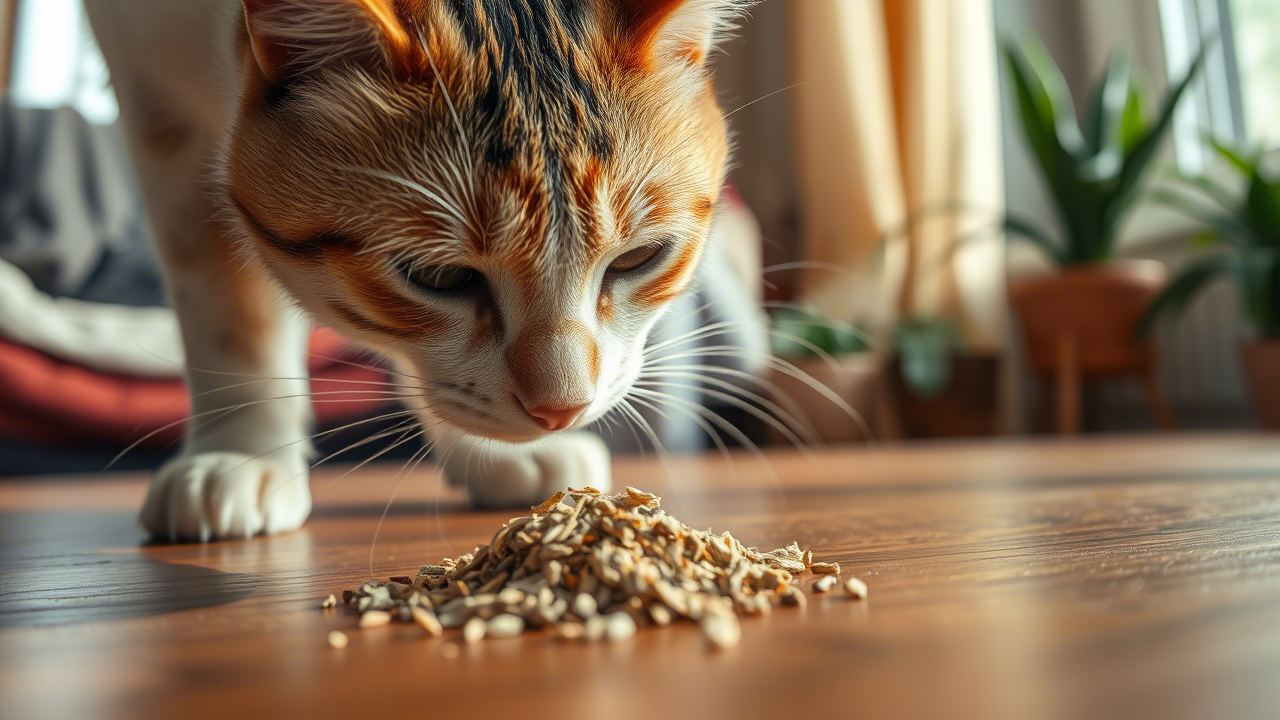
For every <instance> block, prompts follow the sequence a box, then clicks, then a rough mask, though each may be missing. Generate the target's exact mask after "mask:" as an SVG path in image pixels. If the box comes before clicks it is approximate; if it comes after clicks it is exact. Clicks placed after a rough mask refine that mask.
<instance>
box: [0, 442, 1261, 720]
mask: <svg viewBox="0 0 1280 720" xmlns="http://www.w3.org/2000/svg"><path fill="white" fill-rule="evenodd" d="M735 460H736V462H735V464H733V465H730V464H728V463H726V462H725V461H724V460H721V459H715V458H711V459H705V460H690V461H685V462H678V463H677V464H676V466H675V467H673V468H672V469H671V471H672V473H673V475H674V477H675V478H676V479H677V482H676V486H675V487H673V486H672V483H671V481H670V480H668V478H667V476H666V474H665V473H664V470H663V469H662V467H661V466H660V465H659V464H657V463H655V462H625V463H620V464H619V466H618V468H617V474H618V482H619V483H621V484H631V485H635V486H638V487H641V488H644V489H648V490H652V491H656V492H659V493H660V494H663V495H664V496H665V500H664V507H666V508H667V510H668V511H669V512H670V513H671V514H673V515H675V516H676V517H677V518H680V519H682V520H684V521H685V522H687V523H689V524H690V525H694V526H699V527H708V526H709V527H712V528H714V529H717V530H721V529H729V530H732V531H733V533H734V534H735V535H736V536H738V537H739V538H741V539H743V540H744V541H745V542H748V543H751V544H758V545H760V546H770V547H774V546H777V545H779V544H783V543H786V542H789V541H791V540H792V539H795V540H799V541H800V543H801V545H804V546H809V547H811V548H812V549H813V552H814V555H815V557H817V558H820V559H830V560H837V561H839V562H840V564H841V566H843V567H844V568H845V570H846V574H855V575H857V576H859V577H861V578H863V579H864V580H866V581H867V584H868V585H869V586H870V597H869V599H868V600H866V601H864V602H853V601H850V600H847V599H845V598H841V597H833V598H830V599H828V598H814V602H811V603H810V604H809V606H808V608H807V609H805V610H786V609H784V610H779V611H777V612H775V613H773V614H772V615H771V616H770V617H767V618H764V619H759V620H747V621H744V623H743V637H742V643H741V645H740V646H738V647H737V648H734V649H731V650H729V651H727V652H723V653H720V654H713V653H710V652H708V651H707V649H706V647H705V646H704V644H703V641H702V640H701V638H700V636H699V633H698V632H697V629H696V628H694V627H691V626H678V627H669V628H663V629H650V630H643V631H642V632H641V633H640V634H639V635H638V636H637V637H636V638H634V640H633V641H630V642H627V643H623V644H618V645H595V646H585V645H564V644H560V643H558V642H557V641H555V640H553V639H552V638H550V637H548V636H547V635H545V634H534V635H529V636H526V637H524V638H520V639H515V640H500V641H488V642H484V643H481V644H479V645H476V646H467V647H463V648H462V652H461V655H460V656H458V657H456V658H453V659H449V658H446V657H445V656H444V654H442V648H443V647H444V646H445V644H446V643H447V642H449V638H446V639H444V640H424V639H422V637H421V635H420V633H419V632H417V631H416V628H413V627H390V628H379V629H375V630H368V631H363V632H361V631H356V630H355V629H354V627H353V626H354V620H353V618H352V617H350V616H348V615H345V614H343V613H342V612H341V611H328V612H324V611H321V610H320V609H319V603H320V600H321V599H322V598H323V597H325V596H326V595H328V594H329V593H340V592H341V591H342V590H343V589H345V588H351V587H354V586H356V585H357V584H359V583H360V582H362V581H364V580H367V579H368V578H369V560H370V552H371V551H372V555H373V563H374V573H375V574H376V575H378V576H382V577H385V576H388V575H397V574H412V572H413V571H414V570H415V569H416V568H417V567H418V566H419V565H422V564H424V563H426V562H429V561H435V560H438V559H439V558H440V557H442V556H444V555H453V554H458V553H461V552H463V551H467V550H471V549H472V548H473V547H474V546H475V545H477V544H478V543H481V542H485V541H487V540H488V538H489V537H490V536H491V534H492V532H493V531H494V530H495V529H496V528H497V527H498V526H499V525H500V523H501V522H503V521H505V520H506V519H507V518H508V517H510V516H511V515H512V513H471V512H467V511H465V510H464V509H463V507H462V505H461V503H460V502H459V498H458V497H457V495H455V494H451V493H446V494H444V495H443V496H437V494H436V487H437V479H436V476H435V475H433V474H431V473H429V472H426V471H423V472H422V473H420V474H416V475H415V476H414V477H413V478H412V479H411V480H410V482H409V483H407V484H406V485H405V487H404V488H403V489H402V490H401V493H400V498H399V499H398V500H397V501H396V503H395V504H394V506H393V507H392V508H391V511H390V513H389V514H388V516H387V520H386V523H385V525H383V527H382V530H381V533H380V534H379V535H378V541H377V544H376V545H373V544H372V539H373V536H374V532H375V529H376V528H377V525H378V518H379V516H380V515H381V513H382V511H383V508H384V506H385V503H386V501H387V498H388V497H389V496H390V494H391V492H392V490H393V486H392V484H391V482H390V481H391V480H392V478H393V475H394V472H395V470H396V469H397V468H392V467H384V468H378V469H376V470H369V471H363V472H360V473H359V474H358V477H355V478H352V479H346V480H341V481H339V482H334V478H335V477H336V476H337V475H338V474H339V473H338V472H337V471H325V472H322V473H320V474H319V476H318V477H316V478H314V480H313V487H314V488H315V493H316V497H317V507H316V511H315V514H314V515H313V517H312V519H311V521H310V523H309V524H308V525H307V527H306V528H305V529H304V530H302V531H300V532H296V533H292V534H289V535H285V536H281V537H276V538H263V539H257V540H251V541H238V542H226V543H216V544H212V545H207V546H197V545H187V546H177V547H173V546H149V545H147V544H146V543H145V538H144V536H143V534H142V532H141V531H140V530H139V529H138V528H137V527H136V526H135V525H134V523H133V513H134V510H135V508H136V507H137V505H138V503H139V501H140V500H141V498H142V494H143V490H144V487H145V486H144V478H141V477H137V476H117V477H107V478H105V479H101V480H94V479H92V478H87V479H58V480H39V481H30V482H9V483H0V718H5V719H6V720H14V719H20V718H64V717H65V718H94V717H119V718H141V717H179V716H181V717H220V718H227V717H231V718H237V717H264V716H268V714H272V715H276V716H284V717H293V716H300V715H309V716H311V717H329V716H335V715H337V716H344V717H394V716H399V715H400V714H401V713H410V714H411V716H420V717H432V716H435V715H436V714H437V713H439V714H441V716H443V717H477V718H481V717H484V718H488V717H501V718H524V717H546V716H555V717H558V718H612V717H641V716H643V717H647V718H698V717H732V718H746V717H791V716H793V715H794V716H797V717H885V716H899V715H901V716H917V717H981V718H1006V717H1007V718H1073V717H1078V718H1140V717H1153V718H1242V717H1277V716H1280V438H1277V437H1275V436H1270V437H1268V436H1262V435H1256V436H1239V435H1234V436H1189V437H1183V436H1178V437H1170V438H1167V439H1159V438H1145V439H1144V438H1141V437H1138V438H1128V439H1110V440H1080V441H1070V442H1065V443H1057V442H1049V443H1045V444H1039V445H1016V444H992V445H969V446H966V445H955V446H946V447H935V448H929V449H918V450H913V451H905V450H877V451H863V452H841V453H836V452H832V453H825V454H822V455H821V456H820V457H818V458H816V460H814V461H810V460H806V459H804V458H802V457H800V456H797V455H785V454H784V455H778V456H776V457H774V458H773V462H772V465H773V467H774V469H775V470H776V472H777V476H778V478H780V479H771V478H770V476H769V474H768V473H766V472H765V471H764V469H763V468H762V466H761V465H759V464H758V463H757V462H756V461H755V460H753V459H751V458H750V457H747V456H743V457H738V458H736V459H735ZM333 629H341V630H344V631H348V633H349V635H350V637H351V644H350V646H349V647H347V648H346V649H345V650H341V651H339V650H334V649H331V648H330V647H328V645H327V644H326V635H327V633H328V632H329V631H330V630H333Z"/></svg>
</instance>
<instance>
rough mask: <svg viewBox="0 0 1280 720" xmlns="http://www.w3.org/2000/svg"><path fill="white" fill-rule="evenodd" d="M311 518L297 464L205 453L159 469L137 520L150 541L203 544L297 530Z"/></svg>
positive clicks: (303, 473)
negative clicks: (187, 541) (165, 540)
mask: <svg viewBox="0 0 1280 720" xmlns="http://www.w3.org/2000/svg"><path fill="white" fill-rule="evenodd" d="M310 513H311V489H310V488H309V487H308V485H307V465H306V462H305V461H303V460H302V459H301V458H298V459H297V460H296V461H288V460H279V459H265V458H254V457H253V456H252V455H245V454H242V453H234V452H206V453H197V454H193V455H188V456H182V457H178V458H175V459H174V460H171V461H170V462H169V463H167V464H166V465H165V466H164V467H162V468H160V470H159V471H158V472H157V473H156V475H155V477H154V478H153V479H152V481H151V489H150V490H148V491H147V500H146V502H145V503H143V505H142V512H141V513H140V514H139V516H138V519H139V520H140V521H141V522H142V526H143V527H145V528H146V529H147V530H148V531H149V532H150V533H151V535H152V537H154V538H158V539H167V540H172V541H175V542H176V541H179V540H196V541H200V542H208V541H209V540H217V539H222V538H247V537H253V536H254V535H258V534H262V533H265V534H267V535H272V534H275V533H281V532H286V531H288V530H296V529H297V528H299V527H301V526H302V523H303V521H305V520H306V519H307V515H309V514H310Z"/></svg>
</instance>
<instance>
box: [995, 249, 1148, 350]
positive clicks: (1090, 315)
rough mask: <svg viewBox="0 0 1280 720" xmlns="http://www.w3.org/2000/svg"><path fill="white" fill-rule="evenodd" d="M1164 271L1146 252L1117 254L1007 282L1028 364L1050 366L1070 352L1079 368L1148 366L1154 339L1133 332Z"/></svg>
mask: <svg viewBox="0 0 1280 720" xmlns="http://www.w3.org/2000/svg"><path fill="white" fill-rule="evenodd" d="M1167 278H1168V273H1167V271H1166V270H1165V267H1164V265H1163V264H1162V263H1159V262H1156V261H1154V260H1117V261H1115V262H1110V263H1105V264H1097V265H1082V266H1076V267H1069V268H1065V269H1063V270H1062V271H1060V272H1057V273H1054V274H1052V275H1045V276H1042V277H1036V278H1031V279H1027V280H1021V281H1018V282H1015V283H1013V284H1012V285H1011V286H1010V288H1009V298H1010V302H1011V303H1012V305H1013V308H1014V311H1015V313H1016V314H1017V317H1018V323H1019V325H1020V327H1021V330H1022V338H1023V342H1024V343H1025V347H1026V355H1027V362H1028V363H1029V364H1030V365H1031V369H1032V370H1034V371H1036V372H1038V373H1040V374H1042V375H1048V374H1052V373H1055V372H1057V371H1058V369H1059V366H1060V364H1061V361H1062V357H1063V354H1064V353H1066V352H1070V353H1072V354H1073V355H1074V357H1073V360H1074V362H1075V363H1076V364H1077V366H1078V367H1079V370H1080V372H1081V373H1082V374H1084V375H1120V374H1132V373H1145V372H1146V371H1148V370H1149V369H1150V368H1151V367H1152V366H1153V365H1154V364H1155V354H1156V351H1155V342H1154V340H1151V339H1147V340H1141V341H1136V342H1135V341H1134V339H1133V334H1134V330H1135V328H1137V326H1138V321H1139V320H1141V319H1142V315H1143V313H1145V312H1146V310H1147V307H1148V306H1149V305H1150V304H1151V301H1152V300H1154V299H1155V297H1156V295H1158V294H1159V293H1160V290H1161V289H1162V288H1163V287H1164V285H1165V282H1166V280H1167Z"/></svg>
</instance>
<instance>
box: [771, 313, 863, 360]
mask: <svg viewBox="0 0 1280 720" xmlns="http://www.w3.org/2000/svg"><path fill="white" fill-rule="evenodd" d="M772 316H773V326H774V328H775V329H776V330H777V331H778V332H775V333H773V334H772V342H773V354H774V355H779V356H783V357H818V356H819V354H818V353H817V352H815V351H814V348H815V347H816V348H818V349H819V350H821V351H822V352H825V353H826V354H827V355H831V356H839V355H848V354H850V353H859V352H866V351H868V350H870V349H871V346H870V345H869V344H868V343H867V339H866V338H867V333H866V332H864V331H862V330H861V329H860V328H857V327H854V326H846V325H844V324H843V323H839V322H836V321H834V320H831V319H830V318H824V317H822V316H820V315H818V314H816V313H810V312H805V311H802V310H797V309H791V308H779V309H776V310H774V311H773V313H772Z"/></svg>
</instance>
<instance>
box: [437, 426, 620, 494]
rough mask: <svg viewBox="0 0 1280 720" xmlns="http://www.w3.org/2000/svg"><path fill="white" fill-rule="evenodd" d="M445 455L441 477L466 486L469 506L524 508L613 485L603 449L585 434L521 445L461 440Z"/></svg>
mask: <svg viewBox="0 0 1280 720" xmlns="http://www.w3.org/2000/svg"><path fill="white" fill-rule="evenodd" d="M467 445H470V446H471V447H466V446H467ZM446 456H447V459H446V460H445V462H444V467H443V468H442V469H443V471H444V474H445V477H446V478H447V479H448V481H449V482H450V484H453V485H462V486H464V487H466V488H467V495H468V497H469V498H470V500H471V504H472V505H473V506H475V507H481V508H522V507H524V508H527V507H529V506H531V505H537V504H539V503H541V502H542V501H543V500H546V499H547V498H548V497H550V496H552V495H554V494H555V493H556V492H558V491H560V490H564V489H566V488H570V487H574V488H582V487H586V486H591V487H594V488H596V489H598V490H603V491H607V490H609V489H610V488H611V486H612V485H613V476H612V472H611V469H610V466H609V448H607V447H605V444H604V441H603V440H601V439H600V438H599V437H596V436H595V435H592V434H590V433H582V432H574V433H565V434H562V435H552V436H550V437H548V438H545V439H544V440H541V441H539V442H536V443H530V444H527V445H513V444H508V443H497V442H490V441H486V440H481V439H477V438H464V439H463V440H461V441H459V442H458V446H455V447H453V448H451V452H448V453H446Z"/></svg>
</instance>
